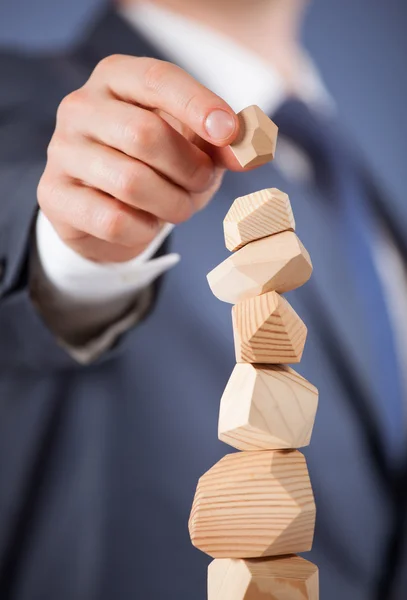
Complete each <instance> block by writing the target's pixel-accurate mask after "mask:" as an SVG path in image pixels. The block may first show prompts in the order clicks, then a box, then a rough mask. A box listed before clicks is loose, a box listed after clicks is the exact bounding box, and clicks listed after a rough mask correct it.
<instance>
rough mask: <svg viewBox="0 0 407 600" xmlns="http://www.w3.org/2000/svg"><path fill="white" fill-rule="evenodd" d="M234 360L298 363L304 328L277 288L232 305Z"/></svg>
mask: <svg viewBox="0 0 407 600" xmlns="http://www.w3.org/2000/svg"><path fill="white" fill-rule="evenodd" d="M232 319H233V335H234V339H235V351H236V362H248V363H298V362H300V360H301V357H302V353H303V350H304V346H305V340H306V338H307V328H306V326H305V325H304V323H303V322H302V320H301V319H300V317H299V316H298V315H297V313H296V312H295V310H294V309H293V308H292V307H291V306H290V304H289V303H288V302H287V300H285V298H283V297H282V296H279V294H277V293H276V292H268V293H267V294H263V295H262V296H256V297H255V298H250V299H249V300H243V302H239V304H236V306H234V307H233V309H232Z"/></svg>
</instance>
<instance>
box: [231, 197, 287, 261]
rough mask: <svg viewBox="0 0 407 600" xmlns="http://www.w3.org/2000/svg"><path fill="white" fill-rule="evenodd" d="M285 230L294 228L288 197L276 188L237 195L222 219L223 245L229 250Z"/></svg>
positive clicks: (232, 250)
mask: <svg viewBox="0 0 407 600" xmlns="http://www.w3.org/2000/svg"><path fill="white" fill-rule="evenodd" d="M287 230H295V220H294V215H293V211H292V208H291V204H290V199H289V197H288V196H287V194H284V192H280V190H277V189H276V188H270V189H266V190H260V191H259V192H254V193H253V194H248V195H247V196H241V197H240V198H236V200H235V201H234V202H233V204H232V206H231V207H230V209H229V211H228V213H227V215H226V217H225V219H224V221H223V231H224V234H225V244H226V248H227V249H228V250H230V251H231V252H234V251H235V250H238V249H239V248H241V247H242V246H244V245H245V244H247V243H248V242H252V241H254V240H258V239H260V238H263V237H266V236H269V235H273V234H274V233H280V232H282V231H287Z"/></svg>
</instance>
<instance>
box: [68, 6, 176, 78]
mask: <svg viewBox="0 0 407 600" xmlns="http://www.w3.org/2000/svg"><path fill="white" fill-rule="evenodd" d="M76 54H77V55H78V56H79V58H80V60H81V61H85V62H86V63H87V64H88V65H89V66H90V67H91V68H93V66H94V65H96V64H97V63H98V62H99V61H100V60H102V59H103V58H105V57H106V56H110V55H112V54H127V55H131V56H149V57H151V58H157V59H160V60H165V57H164V56H163V55H162V54H161V53H160V52H159V50H158V49H157V48H155V47H154V46H153V45H152V44H150V42H149V41H148V40H147V39H145V38H144V37H143V36H142V35H141V34H140V33H138V32H137V33H135V32H134V29H133V28H132V27H131V26H130V25H129V24H128V23H127V22H126V21H125V20H124V19H123V18H122V17H121V16H120V15H119V14H118V13H117V12H116V11H115V10H114V9H113V8H112V7H109V8H108V9H107V10H105V11H104V12H103V13H102V14H101V16H100V18H99V19H98V20H97V22H96V24H95V25H94V27H93V29H91V31H90V32H89V33H88V35H87V36H86V41H85V43H84V44H83V45H81V46H80V47H79V48H78V50H77V52H76Z"/></svg>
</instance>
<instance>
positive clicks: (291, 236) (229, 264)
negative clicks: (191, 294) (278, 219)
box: [207, 231, 312, 304]
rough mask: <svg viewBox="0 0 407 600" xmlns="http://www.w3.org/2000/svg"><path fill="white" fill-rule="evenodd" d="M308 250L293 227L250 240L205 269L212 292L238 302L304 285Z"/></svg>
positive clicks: (309, 270)
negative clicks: (253, 240) (290, 229)
mask: <svg viewBox="0 0 407 600" xmlns="http://www.w3.org/2000/svg"><path fill="white" fill-rule="evenodd" d="M311 273H312V263H311V259H310V257H309V254H308V252H307V251H306V249H305V248H304V246H303V245H302V243H301V242H300V240H299V239H298V237H297V236H296V235H295V233H294V232H293V231H284V232H283V233H278V234H276V235H272V236H270V237H266V238H263V239H261V240H257V241H255V242H251V243H250V244H247V246H244V248H241V249H240V250H238V251H237V252H235V253H234V254H231V255H230V256H229V257H228V258H227V259H226V260H224V261H223V262H222V263H221V264H220V265H218V266H217V267H216V268H215V269H213V271H211V272H210V273H208V275H207V279H208V283H209V287H210V288H211V290H212V292H213V294H214V295H215V296H216V297H217V298H219V300H223V302H230V303H231V304H237V303H238V302H241V301H242V300H247V299H248V298H252V297H253V296H258V295H260V294H264V293H265V292H270V291H276V292H278V293H279V294H283V293H284V292H289V291H290V290H294V289H295V288H298V287H300V286H301V285H304V283H306V282H307V281H308V279H309V278H310V277H311Z"/></svg>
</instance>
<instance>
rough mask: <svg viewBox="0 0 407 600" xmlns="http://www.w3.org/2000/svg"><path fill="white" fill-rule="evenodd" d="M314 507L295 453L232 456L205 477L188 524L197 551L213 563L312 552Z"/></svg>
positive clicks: (301, 462)
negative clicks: (212, 558) (217, 559)
mask: <svg viewBox="0 0 407 600" xmlns="http://www.w3.org/2000/svg"><path fill="white" fill-rule="evenodd" d="M314 527H315V504H314V497H313V494H312V488H311V483H310V480H309V475H308V469H307V465H306V462H305V458H304V456H303V455H302V454H301V453H300V452H298V451H297V450H292V451H287V450H285V451H280V450H276V451H267V450H263V451H260V452H238V453H236V454H228V455H227V456H225V457H224V458H222V459H221V460H220V461H219V462H218V463H217V464H216V465H215V466H214V467H212V468H211V469H210V470H209V471H208V472H207V473H205V475H203V476H202V477H201V478H200V480H199V482H198V487H197V490H196V494H195V498H194V503H193V506H192V512H191V516H190V520H189V532H190V535H191V540H192V543H193V545H194V546H196V547H197V548H199V549H200V550H202V551H203V552H206V553H207V554H209V555H210V556H212V557H214V558H257V557H262V556H275V555H279V554H293V553H297V552H306V551H308V550H310V549H311V546H312V540H313V536H314Z"/></svg>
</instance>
